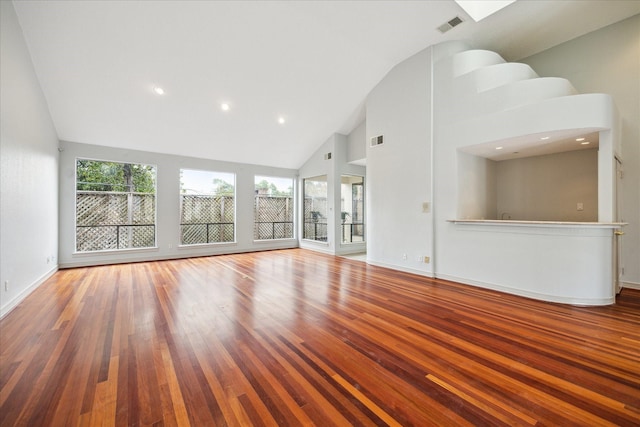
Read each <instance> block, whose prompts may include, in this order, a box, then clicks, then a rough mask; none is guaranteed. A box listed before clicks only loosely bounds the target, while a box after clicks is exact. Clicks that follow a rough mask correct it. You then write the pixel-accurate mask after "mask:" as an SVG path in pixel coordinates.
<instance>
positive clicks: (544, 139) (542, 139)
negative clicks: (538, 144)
mask: <svg viewBox="0 0 640 427" xmlns="http://www.w3.org/2000/svg"><path fill="white" fill-rule="evenodd" d="M549 138H550V137H548V136H543V137H542V138H540V140H541V141H546V140H547V139H549Z"/></svg>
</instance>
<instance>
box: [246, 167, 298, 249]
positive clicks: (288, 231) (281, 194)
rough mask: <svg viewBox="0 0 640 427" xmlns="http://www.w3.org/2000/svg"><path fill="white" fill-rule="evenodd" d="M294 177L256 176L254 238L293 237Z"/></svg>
mask: <svg viewBox="0 0 640 427" xmlns="http://www.w3.org/2000/svg"><path fill="white" fill-rule="evenodd" d="M294 206H295V205H294V204H293V179H291V178H276V177H267V176H256V177H255V196H254V225H253V238H254V240H270V239H292V238H293V229H294V226H293V211H294Z"/></svg>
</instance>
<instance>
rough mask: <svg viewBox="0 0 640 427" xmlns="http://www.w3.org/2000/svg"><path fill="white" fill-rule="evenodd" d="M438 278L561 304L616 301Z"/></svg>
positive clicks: (455, 278) (589, 304)
mask: <svg viewBox="0 0 640 427" xmlns="http://www.w3.org/2000/svg"><path fill="white" fill-rule="evenodd" d="M436 277H437V278H439V279H444V280H450V281H452V282H458V283H462V284H465V285H471V286H477V287H479V288H485V289H491V290H493V291H499V292H504V293H506V294H512V295H518V296H521V297H527V298H532V299H537V300H540V301H547V302H557V303H561V304H569V305H578V306H600V305H611V304H614V303H615V302H616V300H615V297H611V298H597V299H591V298H570V297H563V296H558V295H547V294H541V293H538V292H531V291H526V290H523V289H516V288H510V287H508V286H502V285H498V284H495V283H486V282H480V281H477V280H470V279H466V278H464V277H458V276H451V275H448V274H436Z"/></svg>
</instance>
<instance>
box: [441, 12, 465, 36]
mask: <svg viewBox="0 0 640 427" xmlns="http://www.w3.org/2000/svg"><path fill="white" fill-rule="evenodd" d="M463 22H464V21H463V20H462V18H460V17H459V16H456V17H455V18H453V19H451V20H449V21H447V22H445V23H444V24H442V25H440V26H439V27H438V31H440V32H441V33H443V34H444V33H446V32H447V31H449V30H450V29H452V28H453V27H455V26H457V25H460V24H462V23H463Z"/></svg>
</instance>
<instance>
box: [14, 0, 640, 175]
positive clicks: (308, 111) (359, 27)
mask: <svg viewBox="0 0 640 427" xmlns="http://www.w3.org/2000/svg"><path fill="white" fill-rule="evenodd" d="M14 5H15V8H16V12H17V14H18V18H19V20H20V24H21V26H22V29H23V32H24V35H25V39H26V41H27V45H28V47H29V50H30V52H31V56H32V59H33V63H34V66H35V69H36V72H37V74H38V77H39V79H40V82H41V86H42V89H43V91H44V94H45V97H46V99H47V102H48V104H49V109H50V111H51V116H52V118H53V121H54V123H55V126H56V129H57V132H58V136H59V138H60V139H62V140H67V141H73V142H79V143H89V144H97V145H106V146H114V147H123V148H130V149H139V150H147V151H154V152H160V153H170V154H180V155H187V156H194V157H201V158H210V159H217V160H227V161H236V162H242V163H252V164H262V165H269V166H279V167H287V168H298V167H300V166H301V165H302V164H303V163H304V161H305V160H306V159H307V158H308V157H309V155H310V154H311V153H313V152H314V151H315V149H316V148H317V147H318V146H319V145H320V144H322V143H323V142H324V141H325V140H326V139H327V138H328V137H329V136H330V135H331V134H332V133H334V132H339V133H344V134H347V133H349V132H350V131H351V130H352V129H353V128H354V127H355V126H357V125H358V124H359V123H361V121H362V120H363V119H364V109H363V105H364V101H365V99H366V96H367V94H368V93H369V91H371V89H372V88H373V87H374V86H375V85H376V84H377V83H378V82H379V81H380V80H381V79H382V78H383V77H384V76H385V74H386V73H387V72H388V71H389V70H390V69H391V68H392V67H393V66H394V65H396V64H397V63H399V62H401V61H402V60H404V59H406V58H407V57H409V56H411V55H413V54H414V53H416V52H418V51H420V50H422V49H424V48H426V47H428V46H430V45H433V44H436V43H439V42H442V41H447V40H454V39H459V40H466V41H468V42H469V43H470V44H471V45H472V46H475V47H478V48H483V49H490V50H495V51H496V52H499V53H500V54H502V55H503V56H504V57H505V59H507V60H511V61H513V60H517V59H519V58H523V57H526V56H529V55H531V54H534V53H537V52H539V51H541V50H544V49H547V48H549V47H551V46H554V45H557V44H559V43H562V42H564V41H567V40H570V39H572V38H575V37H577V36H580V35H582V34H586V33H588V32H590V31H593V30H595V29H598V28H601V27H603V26H606V25H608V24H611V23H614V22H617V21H620V20H622V19H624V18H626V17H629V16H633V15H635V14H637V13H640V1H635V0H630V1H614V0H605V1H597V0H590V1H569V0H568V1H562V0H551V1H544V0H536V1H531V0H519V1H517V2H516V3H514V4H512V5H510V6H509V7H507V8H506V9H504V10H502V11H500V12H498V13H496V14H494V15H492V16H490V17H489V18H487V19H485V20H483V21H481V22H479V23H475V22H473V20H471V19H470V18H469V17H468V16H467V15H466V14H465V13H464V12H463V11H462V9H460V8H459V6H458V5H457V4H456V3H455V2H454V1H453V0H442V1H437V0H426V1H193V2H191V1H44V2H41V1H14ZM455 16H460V17H461V18H462V19H463V20H465V22H463V23H462V24H460V25H459V26H457V27H455V28H454V29H453V30H451V31H449V32H447V33H445V34H441V33H440V32H439V31H437V30H436V28H437V27H438V26H440V25H441V24H443V23H444V22H446V21H448V20H450V19H452V18H454V17H455ZM154 87H162V88H163V89H164V91H165V94H164V95H157V94H156V93H154V91H153V89H154ZM221 103H228V104H229V106H230V109H229V110H228V111H222V109H221V108H220V106H221ZM279 117H283V118H284V119H285V123H284V124H280V123H278V118H279Z"/></svg>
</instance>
